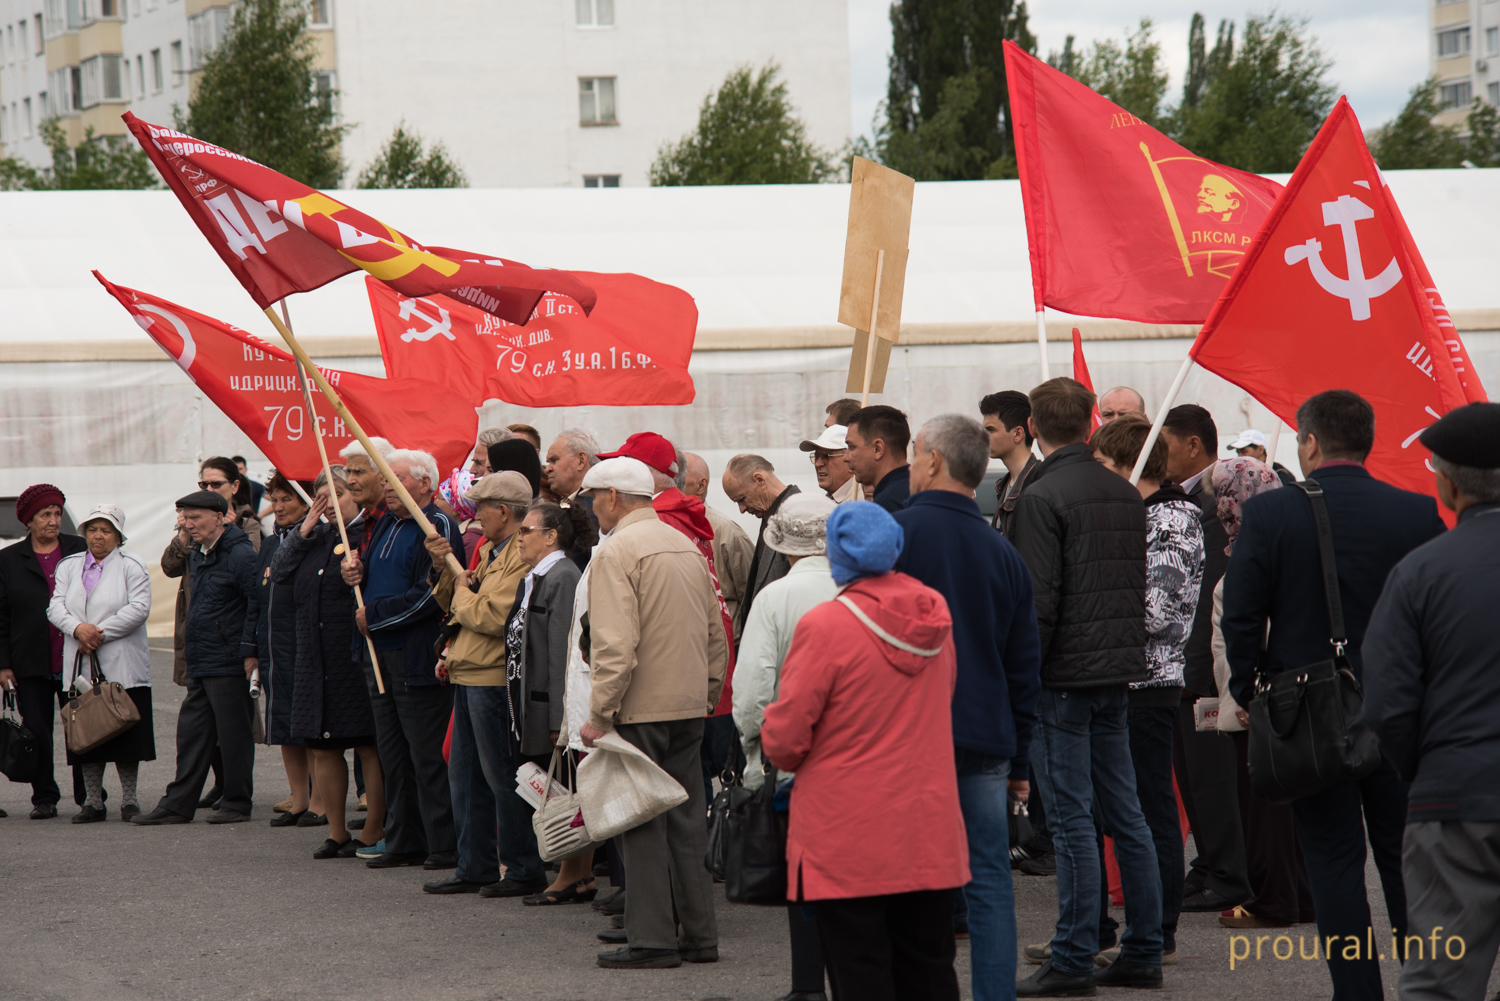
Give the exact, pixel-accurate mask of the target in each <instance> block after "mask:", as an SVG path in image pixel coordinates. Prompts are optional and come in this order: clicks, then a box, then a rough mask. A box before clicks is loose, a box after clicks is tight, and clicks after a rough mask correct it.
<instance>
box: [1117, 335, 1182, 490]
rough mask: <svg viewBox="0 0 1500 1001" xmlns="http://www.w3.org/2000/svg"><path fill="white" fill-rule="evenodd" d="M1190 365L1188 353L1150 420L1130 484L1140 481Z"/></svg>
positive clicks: (1180, 390)
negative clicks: (1147, 432)
mask: <svg viewBox="0 0 1500 1001" xmlns="http://www.w3.org/2000/svg"><path fill="white" fill-rule="evenodd" d="M1192 367H1193V356H1192V355H1191V354H1190V355H1188V356H1187V357H1186V358H1184V359H1183V360H1182V368H1180V369H1178V370H1177V378H1176V379H1173V380H1172V388H1171V389H1169V390H1167V398H1166V399H1165V400H1162V402H1161V409H1160V410H1158V411H1157V412H1156V420H1154V421H1152V422H1151V433H1150V434H1148V435H1147V436H1146V444H1144V445H1142V446H1141V454H1140V457H1139V458H1137V459H1136V460H1135V471H1134V472H1132V473H1131V474H1130V484H1131V486H1134V485H1135V484H1137V483H1139V482H1140V481H1141V473H1142V472H1144V471H1145V469H1146V459H1147V457H1149V456H1150V455H1151V449H1152V447H1153V446H1155V445H1156V439H1157V438H1158V437H1160V436H1161V426H1162V425H1163V424H1165V423H1166V422H1167V411H1169V410H1171V409H1172V404H1174V403H1176V402H1177V394H1178V393H1180V392H1182V384H1183V383H1184V382H1186V381H1187V376H1188V372H1189V371H1190V370H1191V369H1192Z"/></svg>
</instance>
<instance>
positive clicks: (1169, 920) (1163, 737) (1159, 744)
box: [1130, 706, 1183, 952]
mask: <svg viewBox="0 0 1500 1001" xmlns="http://www.w3.org/2000/svg"><path fill="white" fill-rule="evenodd" d="M1176 718H1177V710H1176V709H1175V708H1173V707H1171V706H1160V707H1157V706H1147V707H1141V708H1139V709H1135V708H1133V709H1131V710H1130V757H1131V760H1133V761H1134V762H1135V791H1136V795H1137V796H1139V797H1140V800H1141V813H1142V815H1144V816H1145V818H1146V826H1147V827H1149V828H1150V829H1151V840H1152V842H1154V843H1155V845H1156V864H1157V866H1158V868H1160V869H1161V948H1162V952H1172V951H1173V950H1175V949H1176V948H1177V916H1178V914H1179V913H1181V911H1182V883H1183V875H1182V821H1181V819H1180V818H1179V817H1178V816H1177V794H1176V793H1174V792H1173V791H1172V745H1173V740H1172V733H1173V731H1174V730H1175V729H1176Z"/></svg>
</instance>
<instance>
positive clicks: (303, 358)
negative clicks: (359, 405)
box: [266, 306, 464, 574]
mask: <svg viewBox="0 0 1500 1001" xmlns="http://www.w3.org/2000/svg"><path fill="white" fill-rule="evenodd" d="M266 316H268V317H269V318H270V320H271V324H272V326H274V327H275V328H276V330H277V332H278V333H280V334H281V336H282V338H283V339H284V340H285V341H286V344H287V347H289V348H291V349H292V354H294V355H296V356H297V360H298V361H299V362H301V363H302V367H303V368H304V369H306V371H307V374H308V375H310V376H312V378H313V381H314V382H316V383H317V384H318V389H319V391H321V392H322V394H323V395H324V396H325V397H327V398H328V402H329V403H331V404H332V405H333V410H334V413H336V414H338V415H339V416H340V417H341V418H343V420H344V423H345V424H347V425H348V426H349V430H350V431H353V432H354V437H355V438H356V439H358V440H359V443H360V444H361V445H363V446H364V447H365V451H366V452H367V453H368V454H369V456H370V461H371V462H373V463H374V464H375V468H376V469H378V470H380V475H381V476H383V477H385V481H386V482H387V483H389V484H390V486H391V489H392V490H394V491H396V496H397V497H399V498H401V503H402V505H403V506H404V507H405V508H406V510H407V513H408V514H410V515H411V516H412V517H413V518H414V519H416V522H417V525H418V526H419V527H420V528H421V529H422V531H423V532H424V533H425V534H426V536H427V538H429V539H430V538H433V537H434V536H436V535H437V529H435V528H433V527H432V522H431V521H428V520H427V515H425V514H423V513H422V509H421V508H420V507H418V506H417V502H416V501H415V500H413V499H412V496H411V494H410V493H409V492H408V491H407V489H406V487H404V486H402V485H401V481H400V480H398V479H396V474H395V473H393V472H392V471H391V466H390V463H388V462H386V461H385V457H384V456H383V455H381V454H380V451H379V450H378V449H376V447H375V446H374V445H373V444H372V443H371V442H370V437H369V435H367V434H365V431H364V428H362V427H360V426H359V422H358V421H356V420H355V419H354V415H353V414H351V413H350V412H349V408H348V407H346V406H344V401H343V400H341V399H339V395H338V393H336V392H334V390H333V387H332V386H330V385H329V384H328V380H327V379H325V378H323V373H322V372H319V371H318V367H317V366H316V365H314V364H313V363H312V359H311V358H309V357H308V356H307V352H306V351H304V350H303V349H302V345H301V344H300V343H298V341H297V338H296V337H295V336H293V334H292V332H291V331H290V330H288V329H287V325H286V324H285V323H282V322H281V317H279V316H277V315H276V311H275V310H273V309H271V308H270V307H269V306H267V307H266ZM433 486H434V487H436V484H433ZM447 564H448V566H449V567H450V568H452V570H453V572H454V573H456V574H461V573H463V572H464V566H463V564H462V563H460V562H458V557H456V556H454V555H453V554H452V553H451V552H450V553H449V554H448V559H447Z"/></svg>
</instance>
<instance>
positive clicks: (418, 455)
mask: <svg viewBox="0 0 1500 1001" xmlns="http://www.w3.org/2000/svg"><path fill="white" fill-rule="evenodd" d="M385 461H386V462H389V463H390V464H391V465H395V464H396V463H397V462H404V463H406V471H407V473H408V474H409V475H410V476H411V478H412V479H414V480H426V481H427V489H428V490H429V491H436V490H437V488H438V484H439V483H440V482H442V481H441V479H440V478H439V476H438V466H437V460H436V459H434V458H433V457H432V453H430V452H423V451H421V450H420V449H415V448H398V449H396V450H395V451H394V452H392V453H391V454H390V455H388V456H386V457H385Z"/></svg>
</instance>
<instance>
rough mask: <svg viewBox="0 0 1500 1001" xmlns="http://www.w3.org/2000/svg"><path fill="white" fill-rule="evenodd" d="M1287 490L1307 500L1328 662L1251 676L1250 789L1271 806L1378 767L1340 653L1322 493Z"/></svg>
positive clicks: (1339, 616) (1354, 682)
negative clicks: (1319, 575) (1319, 577)
mask: <svg viewBox="0 0 1500 1001" xmlns="http://www.w3.org/2000/svg"><path fill="white" fill-rule="evenodd" d="M1293 486H1295V487H1297V488H1298V489H1300V490H1301V491H1302V492H1304V493H1305V494H1307V497H1308V499H1309V500H1310V501H1311V502H1312V509H1313V520H1314V521H1315V522H1316V523H1317V527H1318V555H1319V557H1320V558H1321V561H1322V565H1323V594H1324V597H1325V598H1326V599H1327V602H1328V622H1329V625H1330V627H1331V631H1332V633H1333V635H1332V636H1331V637H1330V638H1329V642H1330V643H1331V644H1332V645H1333V657H1331V658H1330V659H1328V660H1324V661H1319V662H1318V663H1316V664H1311V665H1309V666H1307V667H1302V668H1297V669H1295V670H1290V671H1283V672H1281V673H1280V674H1278V675H1276V676H1275V677H1273V678H1267V677H1266V675H1265V674H1264V672H1263V671H1257V673H1256V678H1255V697H1254V698H1253V699H1251V701H1250V707H1249V712H1250V755H1249V759H1250V760H1249V764H1250V787H1251V789H1252V790H1253V791H1254V793H1255V795H1256V796H1259V797H1260V798H1261V799H1264V800H1267V801H1269V802H1272V803H1278V804H1286V803H1291V802H1293V801H1294V800H1299V799H1305V798H1306V797H1308V796H1315V795H1317V794H1318V793H1320V792H1323V791H1325V790H1327V789H1331V788H1332V787H1334V786H1336V785H1339V784H1341V783H1343V782H1348V781H1351V780H1355V779H1362V778H1364V777H1365V776H1367V775H1369V774H1370V773H1371V772H1373V771H1374V770H1375V769H1376V768H1378V767H1379V766H1380V742H1379V740H1378V739H1377V738H1376V736H1375V733H1374V731H1373V730H1371V729H1370V727H1369V725H1368V724H1367V723H1365V719H1364V694H1363V692H1362V691H1361V690H1360V686H1359V681H1358V679H1356V678H1355V677H1354V672H1353V670H1351V669H1350V666H1349V658H1348V657H1347V656H1346V655H1345V652H1344V651H1345V648H1346V647H1347V646H1348V643H1349V639H1348V635H1347V633H1346V632H1345V630H1344V607H1343V603H1342V602H1341V601H1340V600H1339V575H1338V566H1337V564H1336V563H1335V562H1334V557H1333V533H1332V531H1331V530H1330V528H1329V523H1328V506H1327V504H1326V503H1324V500H1323V488H1322V487H1321V486H1320V485H1319V484H1318V482H1317V481H1316V480H1307V481H1305V482H1302V483H1295V484H1293Z"/></svg>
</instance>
